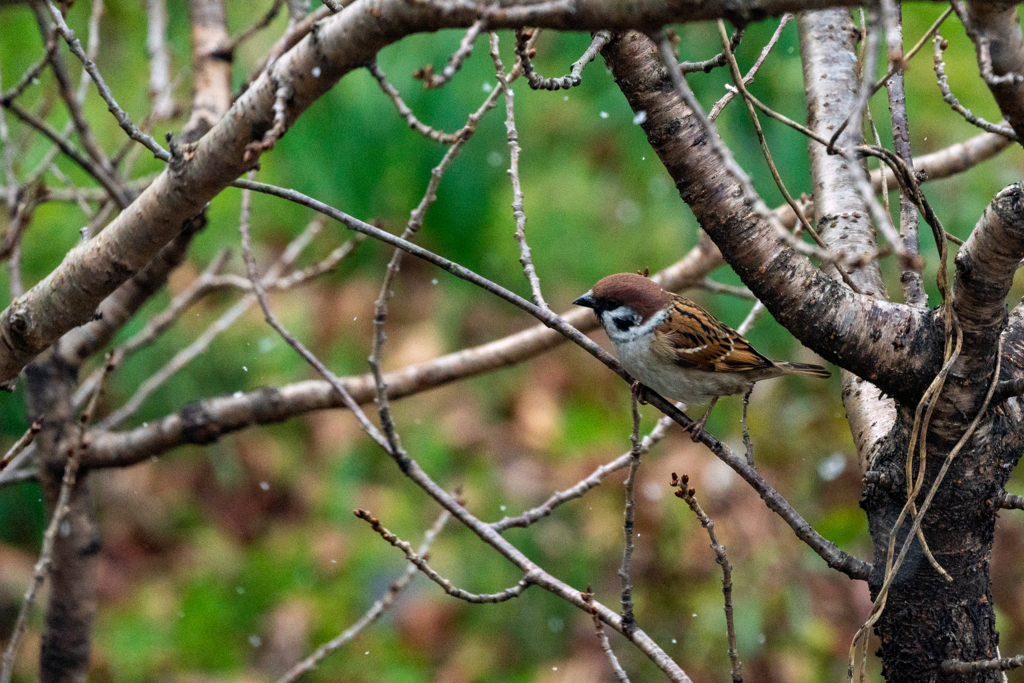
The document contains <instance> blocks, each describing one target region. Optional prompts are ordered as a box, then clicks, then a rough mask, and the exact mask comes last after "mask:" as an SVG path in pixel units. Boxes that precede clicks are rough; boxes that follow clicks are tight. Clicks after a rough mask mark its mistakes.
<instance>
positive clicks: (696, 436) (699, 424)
mask: <svg viewBox="0 0 1024 683" xmlns="http://www.w3.org/2000/svg"><path fill="white" fill-rule="evenodd" d="M716 403H718V397H717V396H715V397H714V398H713V399H711V405H709V406H708V409H707V411H706V412H705V413H704V417H702V418H701V419H699V420H697V421H696V422H694V423H693V424H692V425H691V426H690V439H692V440H693V442H694V443H697V442H698V441H700V437H701V436H703V435H704V425H705V424H707V421H708V415H710V414H711V409H712V408H714V407H715V404H716Z"/></svg>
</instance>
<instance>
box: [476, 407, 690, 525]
mask: <svg viewBox="0 0 1024 683" xmlns="http://www.w3.org/2000/svg"><path fill="white" fill-rule="evenodd" d="M672 424H674V422H673V420H672V418H671V417H668V416H664V417H662V418H661V419H660V420H658V422H657V424H655V425H654V428H653V429H651V431H650V432H648V433H647V435H646V436H645V437H644V438H643V439H641V440H640V455H646V454H647V453H648V452H649V451H650V450H651V448H652V447H653V446H654V445H655V444H656V443H658V442H659V441H661V440H662V439H663V438H665V434H666V433H668V427H669V425H672ZM632 459H633V451H632V450H630V451H627V452H626V453H623V454H622V455H620V456H619V457H617V458H616V459H615V460H612V461H611V462H608V463H605V464H604V465H601V466H600V467H598V468H597V469H596V470H594V471H593V472H591V473H590V475H589V476H588V477H586V478H585V479H582V480H580V481H579V482H577V483H576V484H575V485H574V486H571V487H569V488H567V489H565V490H563V491H558V492H556V493H554V494H552V495H551V497H550V498H548V499H547V500H546V501H544V502H543V503H542V504H540V505H538V506H537V507H535V508H531V509H529V510H527V511H525V512H523V513H522V514H521V515H517V516H516V517H503V518H502V519H500V520H498V521H497V522H494V523H492V524H491V528H492V529H494V530H495V531H498V532H501V531H504V530H505V529H510V528H512V527H519V528H523V529H525V528H526V527H528V526H530V525H531V524H533V523H534V522H536V521H538V520H540V519H543V518H544V517H547V516H548V515H550V514H551V513H552V512H554V510H555V508H557V507H558V506H559V505H561V504H562V503H566V502H568V501H570V500H575V499H576V498H582V497H583V496H584V495H585V494H586V493H587V492H588V491H590V490H591V489H593V488H595V487H597V486H598V485H600V484H601V482H602V481H603V480H604V478H605V477H607V476H608V475H609V474H611V473H612V472H617V471H619V470H621V469H623V468H625V467H627V466H629V464H630V462H631V461H632Z"/></svg>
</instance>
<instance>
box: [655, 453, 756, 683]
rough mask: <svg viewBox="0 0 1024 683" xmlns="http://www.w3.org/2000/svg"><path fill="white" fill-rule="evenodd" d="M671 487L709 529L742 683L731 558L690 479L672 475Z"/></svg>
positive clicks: (737, 679)
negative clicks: (698, 498) (737, 644)
mask: <svg viewBox="0 0 1024 683" xmlns="http://www.w3.org/2000/svg"><path fill="white" fill-rule="evenodd" d="M671 485H672V487H673V488H675V489H677V490H676V497H677V498H682V499H683V500H684V501H686V504H687V505H689V506H690V509H691V510H693V514H694V515H696V516H697V519H698V520H699V521H700V525H701V526H702V527H704V528H705V529H707V532H708V537H709V538H710V539H711V549H712V550H713V551H714V552H715V562H717V563H718V565H719V566H720V567H721V568H722V595H723V596H724V598H725V631H726V636H727V638H728V640H729V661H730V663H731V670H732V680H733V683H742V681H743V665H742V664H741V663H740V657H739V652H738V651H737V649H736V625H735V624H734V623H733V607H732V565H730V564H729V557H728V555H726V553H725V546H724V545H722V544H721V543H720V542H719V541H718V534H716V533H715V522H714V520H712V519H711V518H710V517H708V515H707V513H706V512H704V509H703V508H702V507H701V506H700V503H698V502H697V498H696V494H697V491H696V489H694V488H693V487H692V486H690V477H689V476H688V475H686V474H684V475H683V476H682V477H679V476H677V475H676V473H675V472H673V473H672V480H671Z"/></svg>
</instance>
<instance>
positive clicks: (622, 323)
mask: <svg viewBox="0 0 1024 683" xmlns="http://www.w3.org/2000/svg"><path fill="white" fill-rule="evenodd" d="M612 322H614V323H615V327H617V328H619V329H620V330H621V331H623V332H625V331H626V330H628V329H629V328H631V327H633V320H632V319H631V318H612Z"/></svg>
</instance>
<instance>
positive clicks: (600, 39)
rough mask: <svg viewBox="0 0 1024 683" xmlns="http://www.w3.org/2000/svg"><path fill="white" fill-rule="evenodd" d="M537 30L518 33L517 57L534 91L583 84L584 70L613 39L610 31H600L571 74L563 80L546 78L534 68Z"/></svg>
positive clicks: (566, 87) (562, 78)
mask: <svg viewBox="0 0 1024 683" xmlns="http://www.w3.org/2000/svg"><path fill="white" fill-rule="evenodd" d="M536 32H537V30H534V31H527V30H525V29H519V30H517V31H516V33H515V36H516V56H517V57H518V58H519V64H520V65H522V67H523V73H524V74H525V75H526V80H527V82H528V83H529V84H530V87H531V88H533V89H534V90H568V89H569V88H574V87H576V86H578V85H579V84H580V83H582V82H583V69H584V68H585V67H586V66H587V64H589V63H590V62H592V61H594V57H596V56H597V53H598V52H600V51H601V48H603V47H604V46H605V44H606V43H607V42H608V41H609V40H610V39H611V37H612V34H611V32H610V31H598V32H597V33H595V34H594V37H593V40H591V41H590V47H588V48H587V49H586V51H584V53H583V55H582V56H580V58H579V59H577V60H576V61H575V62H573V64H572V67H570V69H569V73H568V74H566V75H565V76H562V77H561V78H544V77H543V76H541V75H540V74H539V73H537V72H536V70H534V68H533V60H532V59H531V58H532V57H533V48H532V44H533V40H534V38H535V37H536Z"/></svg>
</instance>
